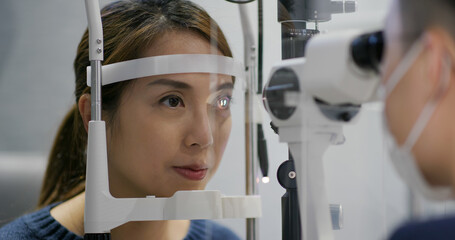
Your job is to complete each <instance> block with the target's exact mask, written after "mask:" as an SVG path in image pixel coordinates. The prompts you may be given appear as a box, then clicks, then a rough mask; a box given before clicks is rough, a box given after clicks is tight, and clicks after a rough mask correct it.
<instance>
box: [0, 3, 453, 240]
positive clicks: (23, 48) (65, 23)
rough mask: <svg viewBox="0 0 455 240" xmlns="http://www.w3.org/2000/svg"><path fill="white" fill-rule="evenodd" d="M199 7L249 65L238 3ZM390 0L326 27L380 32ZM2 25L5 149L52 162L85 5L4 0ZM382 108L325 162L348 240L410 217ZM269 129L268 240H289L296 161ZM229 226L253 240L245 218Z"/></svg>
mask: <svg viewBox="0 0 455 240" xmlns="http://www.w3.org/2000/svg"><path fill="white" fill-rule="evenodd" d="M105 2H106V1H105ZM195 2H197V3H199V4H200V5H202V6H203V7H204V8H206V9H207V10H208V11H209V13H211V15H212V16H213V17H214V18H215V19H216V20H217V21H218V22H219V24H220V25H221V27H222V28H223V30H224V32H225V34H226V36H227V38H228V41H229V43H230V44H231V46H232V48H233V52H234V56H235V57H237V58H239V59H243V53H242V51H243V39H242V35H241V26H240V21H239V16H238V12H237V6H236V5H235V4H232V3H228V2H225V1H224V0H210V1H208V0H197V1H196V0H195ZM388 3H389V1H388V0H387V1H384V0H359V1H358V4H359V12H358V13H355V14H346V15H335V16H333V20H332V21H331V22H329V23H323V24H320V29H321V30H327V31H333V30H339V29H345V28H354V27H355V28H362V29H377V28H380V27H381V26H382V23H383V21H384V16H385V12H386V9H387V5H388ZM276 4H277V3H276V0H264V11H265V12H264V22H265V23H264V24H265V28H264V39H265V40H264V44H265V46H264V49H265V52H264V77H265V78H266V77H267V76H268V72H269V71H270V69H271V67H272V65H273V64H274V63H276V62H277V61H279V60H280V59H281V52H280V51H281V43H280V41H281V37H280V25H279V24H278V23H277V21H276V19H277V17H276ZM255 5H256V4H255V3H250V4H249V8H250V13H251V15H253V14H254V13H255V11H256V8H255ZM0 20H1V21H0V54H1V56H2V57H1V58H0V109H1V111H0V151H5V152H12V151H14V152H25V153H26V155H27V156H29V155H30V154H35V155H37V159H42V155H46V154H47V152H48V151H49V148H50V146H51V143H52V141H53V136H54V134H55V132H56V128H57V126H58V124H59V122H60V120H61V118H62V117H63V115H64V114H65V113H66V112H67V110H68V108H69V107H70V106H71V105H72V104H73V101H74V100H73V97H72V92H73V90H74V77H73V76H74V74H73V71H72V61H73V59H74V57H75V52H76V47H77V43H78V42H79V40H80V38H81V35H82V32H83V30H84V29H85V27H86V20H85V10H84V6H83V1H58V0H42V1H34V0H21V1H14V0H3V1H2V3H1V7H0ZM254 27H256V25H255V24H254ZM240 90H241V85H239V84H238V85H237V91H236V93H235V96H234V97H235V98H236V103H235V104H234V106H233V116H234V122H233V132H232V136H231V139H230V141H229V144H228V147H227V149H226V155H225V156H224V158H223V162H222V165H221V166H220V170H219V173H218V174H217V176H216V177H215V178H214V179H213V181H212V182H211V183H210V186H209V188H212V189H221V190H222V191H223V192H224V193H226V194H229V195H232V194H243V193H244V189H245V188H244V178H245V177H244V175H243V173H244V163H243V159H244V140H243V132H244V124H243V122H242V121H243V109H242V106H243V105H242V104H243V103H242V102H243V95H242V92H241V91H240ZM379 109H380V106H376V105H370V106H366V107H364V110H363V112H362V113H361V116H360V117H359V119H358V121H357V122H356V123H354V124H352V125H348V126H346V127H345V136H346V139H347V141H346V143H345V144H344V145H341V146H336V147H331V148H330V149H329V150H328V151H327V153H326V155H325V156H324V159H323V161H324V164H325V170H326V176H327V184H328V186H327V190H328V196H329V201H330V202H331V203H339V204H342V205H343V207H344V214H345V223H344V225H345V227H344V229H342V230H339V231H336V232H335V237H336V239H339V240H343V239H346V240H347V239H349V240H356V239H358V240H363V239H382V238H384V236H386V235H387V233H388V232H390V231H391V230H392V229H393V228H394V227H395V226H396V224H398V223H399V222H401V221H403V220H404V219H405V217H406V215H407V214H408V208H407V190H406V188H405V187H404V185H403V184H402V183H401V181H400V180H399V179H398V178H397V176H396V174H395V172H394V170H393V169H392V168H391V166H390V164H389V161H388V157H387V154H386V152H385V149H384V144H383V141H382V130H381V128H380V110H379ZM263 117H264V119H265V121H266V122H267V123H265V124H264V125H265V126H266V125H267V124H268V122H269V119H268V117H267V115H266V114H265V113H264V114H263ZM265 131H266V132H265V135H266V138H267V139H268V146H269V153H268V154H269V161H270V169H269V175H270V177H271V182H270V183H268V184H262V183H261V184H260V194H261V196H262V199H263V217H262V218H261V219H260V239H264V240H268V239H270V240H275V239H281V213H280V204H281V203H280V198H281V196H282V195H283V193H284V190H283V189H282V188H281V187H280V186H279V185H278V183H277V180H276V178H275V176H276V171H277V168H278V166H279V165H280V164H281V163H282V162H283V161H284V160H286V156H287V147H286V145H285V144H282V143H279V142H278V137H277V136H276V135H275V134H274V133H272V132H271V130H269V129H267V128H266V129H265ZM3 156H9V155H3ZM7 158H9V157H7ZM25 158H27V159H28V157H25ZM2 164H3V165H2ZM4 164H5V163H2V161H1V159H0V168H5V166H6V165H4ZM11 184H12V185H13V183H11ZM33 204H34V203H33ZM33 204H32V205H33ZM425 206H428V208H427V209H429V210H428V212H430V213H435V212H444V211H445V207H444V206H441V205H425ZM431 209H437V211H434V210H431ZM0 216H1V215H0ZM223 222H225V223H226V224H227V225H229V226H231V227H233V228H234V230H235V231H236V232H237V233H239V234H240V235H241V236H243V237H244V236H245V235H244V231H245V227H244V221H243V220H228V221H223Z"/></svg>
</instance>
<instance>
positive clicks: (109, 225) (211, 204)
mask: <svg viewBox="0 0 455 240" xmlns="http://www.w3.org/2000/svg"><path fill="white" fill-rule="evenodd" d="M107 166H108V163H107V152H106V128H105V123H104V122H103V121H90V122H89V136H88V149H87V179H86V191H85V215H84V224H85V226H84V229H85V233H108V232H110V230H111V229H113V228H115V227H117V226H119V225H121V224H124V223H126V222H129V221H151V220H171V219H221V218H257V217H260V216H261V198H260V196H223V195H222V194H221V193H220V192H219V191H179V192H176V193H175V195H174V196H172V197H170V198H156V197H154V196H149V197H146V198H114V197H113V196H112V195H111V194H110V192H109V180H108V171H107Z"/></svg>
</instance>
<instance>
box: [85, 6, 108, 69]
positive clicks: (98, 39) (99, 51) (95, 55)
mask: <svg viewBox="0 0 455 240" xmlns="http://www.w3.org/2000/svg"><path fill="white" fill-rule="evenodd" d="M85 10H86V13H87V21H88V29H89V60H90V61H94V60H97V61H103V58H104V53H103V49H104V48H103V25H102V23H101V13H100V4H99V1H98V0H85Z"/></svg>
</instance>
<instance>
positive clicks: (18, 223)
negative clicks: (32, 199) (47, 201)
mask: <svg viewBox="0 0 455 240" xmlns="http://www.w3.org/2000/svg"><path fill="white" fill-rule="evenodd" d="M55 205H56V204H52V205H49V206H46V207H44V208H42V209H40V210H38V211H35V212H33V213H29V214H26V215H24V216H22V217H19V218H17V219H16V220H14V221H12V222H10V223H8V224H7V225H5V226H3V227H2V228H0V239H11V240H21V239H27V240H34V239H36V240H38V239H50V240H52V239H73V240H81V239H82V238H81V237H79V236H77V235H75V234H74V233H72V232H70V231H68V230H67V229H66V228H64V227H63V226H62V225H60V223H58V222H57V221H56V220H55V219H54V218H53V217H52V216H51V214H50V209H51V208H52V207H53V206H55Z"/></svg>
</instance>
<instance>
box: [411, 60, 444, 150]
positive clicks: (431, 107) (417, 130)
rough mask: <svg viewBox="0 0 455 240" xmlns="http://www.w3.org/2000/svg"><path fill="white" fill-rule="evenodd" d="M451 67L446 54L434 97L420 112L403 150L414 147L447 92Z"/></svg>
mask: <svg viewBox="0 0 455 240" xmlns="http://www.w3.org/2000/svg"><path fill="white" fill-rule="evenodd" d="M451 66H452V61H451V59H450V56H448V55H447V54H445V55H444V57H443V59H442V67H443V70H442V71H443V72H442V74H441V77H440V79H439V80H440V81H439V83H440V84H439V88H438V92H437V94H436V96H435V97H434V98H433V99H432V100H430V101H429V102H428V103H427V104H426V105H425V107H424V109H423V110H422V113H421V114H420V116H419V118H418V119H417V122H416V123H415V125H414V127H413V128H412V130H411V132H410V133H409V136H408V138H407V139H406V142H405V143H404V145H403V148H405V149H407V150H409V151H411V149H412V147H413V146H414V145H415V143H416V142H417V140H418V139H419V137H420V135H421V134H422V132H423V130H424V129H425V127H426V126H427V124H428V122H429V121H430V119H431V117H432V116H433V113H434V111H435V110H436V107H437V106H436V105H437V104H438V103H439V101H440V100H441V98H442V97H443V95H444V93H445V92H446V91H447V89H448V86H449V83H450V73H451Z"/></svg>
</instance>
